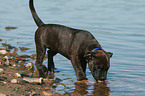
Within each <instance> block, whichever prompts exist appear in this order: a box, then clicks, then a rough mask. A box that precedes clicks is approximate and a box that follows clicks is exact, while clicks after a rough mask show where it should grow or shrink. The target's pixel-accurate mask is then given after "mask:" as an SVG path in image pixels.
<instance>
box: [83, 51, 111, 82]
mask: <svg viewBox="0 0 145 96" xmlns="http://www.w3.org/2000/svg"><path fill="white" fill-rule="evenodd" d="M112 55H113V53H111V52H105V51H104V50H102V49H101V50H100V49H99V50H93V51H91V52H88V53H87V54H86V55H85V58H86V60H87V61H88V67H89V69H90V71H91V73H92V75H93V77H94V78H95V80H96V81H98V82H104V81H105V79H106V78H107V71H108V69H109V67H110V58H111V57H112Z"/></svg>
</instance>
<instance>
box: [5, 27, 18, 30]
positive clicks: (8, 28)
mask: <svg viewBox="0 0 145 96" xmlns="http://www.w3.org/2000/svg"><path fill="white" fill-rule="evenodd" d="M5 29H6V30H11V29H17V27H11V26H7V27H5Z"/></svg>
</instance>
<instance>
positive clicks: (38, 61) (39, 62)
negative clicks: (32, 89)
mask: <svg viewBox="0 0 145 96" xmlns="http://www.w3.org/2000/svg"><path fill="white" fill-rule="evenodd" d="M45 52H46V48H45V47H44V46H42V45H39V44H36V53H37V59H36V62H35V65H36V68H37V70H38V72H39V77H46V75H45V74H44V70H43V66H42V63H43V58H44V55H45Z"/></svg>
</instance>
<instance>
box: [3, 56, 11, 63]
mask: <svg viewBox="0 0 145 96" xmlns="http://www.w3.org/2000/svg"><path fill="white" fill-rule="evenodd" d="M4 59H6V61H5V64H6V65H9V64H10V62H9V60H8V59H9V57H8V56H5V57H4Z"/></svg>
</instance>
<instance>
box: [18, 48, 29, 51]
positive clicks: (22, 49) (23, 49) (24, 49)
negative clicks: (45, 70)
mask: <svg viewBox="0 0 145 96" xmlns="http://www.w3.org/2000/svg"><path fill="white" fill-rule="evenodd" d="M19 48H20V50H21V51H26V50H29V49H30V48H26V47H19Z"/></svg>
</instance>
